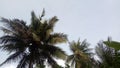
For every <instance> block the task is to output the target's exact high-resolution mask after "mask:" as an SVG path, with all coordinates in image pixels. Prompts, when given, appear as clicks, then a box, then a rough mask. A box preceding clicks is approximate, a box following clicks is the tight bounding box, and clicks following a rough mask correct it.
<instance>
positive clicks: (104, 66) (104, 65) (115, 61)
mask: <svg viewBox="0 0 120 68" xmlns="http://www.w3.org/2000/svg"><path fill="white" fill-rule="evenodd" d="M95 51H96V54H97V56H98V57H99V59H100V60H99V61H98V62H97V65H98V68H118V67H120V53H119V52H116V51H115V49H113V48H111V47H109V46H106V45H105V44H104V43H103V42H102V43H98V46H97V47H96V48H95Z"/></svg>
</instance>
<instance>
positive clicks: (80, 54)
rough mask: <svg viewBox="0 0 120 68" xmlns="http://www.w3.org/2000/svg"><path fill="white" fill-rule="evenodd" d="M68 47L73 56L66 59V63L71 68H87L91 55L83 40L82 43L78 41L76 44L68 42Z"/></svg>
mask: <svg viewBox="0 0 120 68" xmlns="http://www.w3.org/2000/svg"><path fill="white" fill-rule="evenodd" d="M69 45H70V50H71V51H72V52H73V54H72V55H69V56H68V57H67V60H66V63H68V64H69V63H70V64H71V65H70V66H71V67H73V68H87V67H88V66H89V64H90V58H91V55H92V54H93V53H92V52H91V49H90V48H88V46H89V44H88V43H87V42H86V41H85V40H84V41H83V42H80V41H79V40H78V41H77V42H75V41H73V42H70V43H69Z"/></svg>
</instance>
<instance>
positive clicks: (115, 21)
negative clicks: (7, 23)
mask: <svg viewBox="0 0 120 68" xmlns="http://www.w3.org/2000/svg"><path fill="white" fill-rule="evenodd" d="M43 8H45V10H46V16H45V19H49V18H51V17H53V16H57V17H58V19H59V22H58V23H57V24H56V27H55V32H63V33H65V34H67V35H68V39H69V41H72V40H78V38H80V39H81V40H84V39H87V41H88V42H89V43H90V44H91V47H94V46H95V45H96V43H98V42H99V40H106V39H107V37H108V36H111V37H112V39H113V40H117V41H120V30H119V29H120V0H0V16H1V17H5V18H9V19H13V18H19V19H22V20H25V21H26V22H27V23H28V24H29V23H30V18H31V16H30V13H31V11H32V10H33V11H35V13H36V14H37V15H39V14H41V12H42V9H43ZM61 48H63V50H65V51H67V53H70V51H69V50H68V49H69V48H68V44H62V45H61ZM6 57H7V56H6V53H4V52H0V58H1V59H0V63H1V62H2V61H3V60H4V59H5V58H6ZM12 66H14V65H11V68H14V67H12ZM1 68H10V67H8V65H4V66H3V67H1Z"/></svg>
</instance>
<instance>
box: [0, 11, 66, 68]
mask: <svg viewBox="0 0 120 68" xmlns="http://www.w3.org/2000/svg"><path fill="white" fill-rule="evenodd" d="M44 15H45V11H44V10H43V12H42V14H41V16H40V17H39V18H38V17H37V16H36V15H35V13H34V12H32V13H31V23H30V25H26V22H24V21H22V20H19V19H13V20H10V19H6V18H1V22H4V24H5V26H4V27H1V30H2V31H3V32H4V33H5V34H4V35H3V36H2V37H0V43H1V44H2V46H0V49H2V50H3V51H7V52H9V53H11V52H12V53H13V52H14V53H13V54H12V55H10V56H9V57H8V58H7V59H6V60H5V61H4V62H3V63H2V64H1V65H3V64H5V63H7V62H11V61H18V60H20V62H19V64H18V66H17V68H26V67H29V68H33V65H34V64H36V65H40V66H43V68H44V62H46V63H48V64H49V65H51V66H52V67H54V65H56V66H57V65H58V64H57V63H56V61H55V60H54V58H59V59H65V58H66V53H65V52H64V51H63V50H62V49H60V48H59V47H57V46H55V44H58V43H63V42H66V41H67V36H66V34H63V33H54V30H53V29H54V26H55V24H56V22H57V21H58V19H57V17H56V16H54V17H52V18H51V19H49V20H43V19H42V18H43V17H44ZM1 65H0V66H1Z"/></svg>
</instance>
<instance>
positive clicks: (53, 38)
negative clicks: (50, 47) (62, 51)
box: [48, 33, 67, 44]
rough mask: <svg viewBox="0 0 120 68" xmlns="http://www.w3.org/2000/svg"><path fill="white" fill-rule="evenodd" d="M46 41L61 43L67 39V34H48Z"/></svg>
mask: <svg viewBox="0 0 120 68" xmlns="http://www.w3.org/2000/svg"><path fill="white" fill-rule="evenodd" d="M48 41H49V43H50V44H57V43H63V42H66V41H67V35H65V34H63V33H54V34H51V35H50V37H49V39H48Z"/></svg>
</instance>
